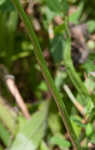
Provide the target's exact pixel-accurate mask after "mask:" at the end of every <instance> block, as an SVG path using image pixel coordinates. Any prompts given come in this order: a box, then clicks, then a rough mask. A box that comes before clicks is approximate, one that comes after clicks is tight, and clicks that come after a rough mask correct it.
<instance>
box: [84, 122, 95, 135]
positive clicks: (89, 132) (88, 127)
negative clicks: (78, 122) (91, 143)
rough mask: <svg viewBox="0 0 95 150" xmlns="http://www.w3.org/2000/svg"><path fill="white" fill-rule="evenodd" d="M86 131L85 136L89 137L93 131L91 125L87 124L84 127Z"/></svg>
mask: <svg viewBox="0 0 95 150" xmlns="http://www.w3.org/2000/svg"><path fill="white" fill-rule="evenodd" d="M85 129H86V130H85V131H86V136H90V135H91V134H92V133H93V132H94V130H93V125H92V124H91V123H88V124H87V125H86V127H85Z"/></svg>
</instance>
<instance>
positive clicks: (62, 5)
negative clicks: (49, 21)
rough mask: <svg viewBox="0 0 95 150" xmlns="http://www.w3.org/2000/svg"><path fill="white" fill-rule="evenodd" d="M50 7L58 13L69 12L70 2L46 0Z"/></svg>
mask: <svg viewBox="0 0 95 150" xmlns="http://www.w3.org/2000/svg"><path fill="white" fill-rule="evenodd" d="M46 2H47V5H48V7H49V8H50V9H51V10H52V11H54V12H56V13H62V12H63V13H64V14H66V13H67V12H68V4H67V1H66V0H53V1H51V0H46Z"/></svg>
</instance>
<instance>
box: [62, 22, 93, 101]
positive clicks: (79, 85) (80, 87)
mask: <svg viewBox="0 0 95 150" xmlns="http://www.w3.org/2000/svg"><path fill="white" fill-rule="evenodd" d="M65 33H66V35H67V40H66V43H65V48H64V63H65V66H66V69H67V73H68V76H69V78H70V79H71V81H72V83H73V84H74V86H75V87H76V89H77V91H78V92H79V94H80V96H81V98H82V100H83V101H84V103H87V101H86V100H91V99H90V96H89V92H88V90H87V88H86V87H85V85H84V84H83V82H82V81H81V79H80V77H79V76H78V74H77V72H76V71H75V68H74V66H73V63H72V59H71V40H70V34H69V30H68V23H67V19H66V20H65Z"/></svg>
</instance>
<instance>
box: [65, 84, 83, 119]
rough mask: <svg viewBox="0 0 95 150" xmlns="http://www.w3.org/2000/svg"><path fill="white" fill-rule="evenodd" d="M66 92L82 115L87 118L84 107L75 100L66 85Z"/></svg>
mask: <svg viewBox="0 0 95 150" xmlns="http://www.w3.org/2000/svg"><path fill="white" fill-rule="evenodd" d="M64 90H65V92H66V93H67V95H68V97H69V98H70V100H71V101H72V103H73V104H74V105H75V107H76V108H77V110H78V111H79V112H80V113H81V115H83V116H85V111H84V108H83V106H82V105H81V104H80V103H79V102H78V101H77V100H76V99H75V97H74V95H73V94H72V92H71V90H70V88H69V87H68V86H67V85H66V84H65V85H64Z"/></svg>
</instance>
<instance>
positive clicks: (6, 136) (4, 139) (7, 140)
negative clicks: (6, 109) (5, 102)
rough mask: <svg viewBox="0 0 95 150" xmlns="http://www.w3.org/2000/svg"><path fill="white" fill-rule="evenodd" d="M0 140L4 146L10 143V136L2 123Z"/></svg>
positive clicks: (0, 123) (0, 124)
mask: <svg viewBox="0 0 95 150" xmlns="http://www.w3.org/2000/svg"><path fill="white" fill-rule="evenodd" d="M0 138H1V140H2V142H3V143H4V144H5V146H8V145H9V143H10V141H11V134H10V133H9V131H8V129H6V128H5V127H4V125H3V123H2V122H1V121H0Z"/></svg>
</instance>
